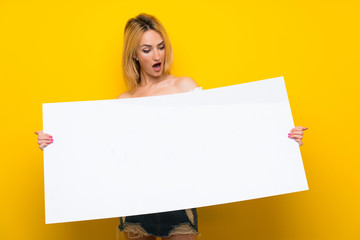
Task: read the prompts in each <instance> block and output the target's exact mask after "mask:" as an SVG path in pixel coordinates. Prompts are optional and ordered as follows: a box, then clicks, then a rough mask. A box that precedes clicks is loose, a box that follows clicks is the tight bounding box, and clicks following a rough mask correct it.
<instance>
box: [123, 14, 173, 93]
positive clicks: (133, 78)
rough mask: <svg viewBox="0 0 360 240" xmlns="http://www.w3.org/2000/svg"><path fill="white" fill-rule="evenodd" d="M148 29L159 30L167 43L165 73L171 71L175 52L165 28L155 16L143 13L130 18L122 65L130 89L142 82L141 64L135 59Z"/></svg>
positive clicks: (125, 33) (126, 31)
mask: <svg viewBox="0 0 360 240" xmlns="http://www.w3.org/2000/svg"><path fill="white" fill-rule="evenodd" d="M148 30H154V31H156V32H158V33H159V34H160V35H161V37H162V38H163V40H164V44H165V63H164V68H163V74H169V73H170V67H171V63H172V58H173V52H172V48H171V44H170V40H169V37H168V35H167V33H166V31H165V28H164V27H163V25H162V24H161V23H160V22H159V20H157V19H156V18H155V17H154V16H151V15H148V14H145V13H141V14H139V15H138V16H136V17H135V18H130V19H129V20H128V21H127V23H126V25H125V31H124V49H123V61H122V67H123V74H124V78H125V82H126V84H127V86H128V88H129V91H133V90H135V89H136V87H138V86H139V84H140V82H141V79H140V65H139V62H138V61H136V60H135V56H136V50H137V48H138V46H139V44H140V41H141V38H142V35H143V34H144V33H145V32H146V31H148Z"/></svg>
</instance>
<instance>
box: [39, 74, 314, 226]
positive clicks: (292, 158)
mask: <svg viewBox="0 0 360 240" xmlns="http://www.w3.org/2000/svg"><path fill="white" fill-rule="evenodd" d="M43 123H44V126H43V127H44V132H46V133H50V134H51V135H53V137H54V143H53V144H51V145H49V146H48V147H46V148H45V150H44V170H45V215H46V223H59V222H69V221H80V220H90V219H100V218H111V217H119V216H130V215H138V214H147V213H155V212H164V211H171V210H178V209H187V208H195V207H203V206H210V205H216V204H223V203H230V202H236V201H242V200H248V199H254V198H260V197H267V196H273V195H278V194H285V193H290V192H297V191H303V190H307V189H308V186H307V181H306V176H305V172H304V168H303V164H302V159H301V154H300V151H299V147H298V144H297V143H296V142H295V141H293V140H291V139H289V138H288V137H287V134H288V132H289V130H290V129H291V128H293V127H294V124H293V120H292V116H291V110H290V106H289V102H288V98H287V94H286V89H285V84H284V80H283V78H274V79H269V80H262V81H257V82H253V83H247V84H240V85H234V86H229V87H224V88H217V89H211V90H204V91H200V92H190V93H184V94H175V95H166V96H157V97H146V98H134V99H117V100H101V101H84V102H67V103H46V104H43Z"/></svg>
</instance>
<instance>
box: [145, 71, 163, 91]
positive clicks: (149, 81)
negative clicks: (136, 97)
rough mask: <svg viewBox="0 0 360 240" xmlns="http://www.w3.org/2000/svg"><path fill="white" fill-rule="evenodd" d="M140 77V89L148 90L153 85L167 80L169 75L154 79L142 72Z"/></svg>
mask: <svg viewBox="0 0 360 240" xmlns="http://www.w3.org/2000/svg"><path fill="white" fill-rule="evenodd" d="M140 77H141V82H140V85H139V87H146V88H147V87H151V86H152V85H154V84H157V83H159V82H161V81H163V80H165V79H166V77H167V75H165V74H161V75H160V76H159V77H152V76H149V75H147V74H145V73H144V72H140Z"/></svg>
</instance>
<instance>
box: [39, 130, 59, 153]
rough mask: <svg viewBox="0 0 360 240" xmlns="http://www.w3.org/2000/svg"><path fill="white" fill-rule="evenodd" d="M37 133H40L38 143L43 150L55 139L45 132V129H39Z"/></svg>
mask: <svg viewBox="0 0 360 240" xmlns="http://www.w3.org/2000/svg"><path fill="white" fill-rule="evenodd" d="M35 134H36V135H38V144H39V148H40V149H41V150H44V147H46V146H47V145H49V144H50V143H53V141H54V140H53V139H52V136H51V135H49V134H47V133H44V132H43V130H40V131H37V132H35Z"/></svg>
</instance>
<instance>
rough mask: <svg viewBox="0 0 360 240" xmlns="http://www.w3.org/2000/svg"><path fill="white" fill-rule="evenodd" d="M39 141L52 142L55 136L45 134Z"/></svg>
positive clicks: (40, 136)
mask: <svg viewBox="0 0 360 240" xmlns="http://www.w3.org/2000/svg"><path fill="white" fill-rule="evenodd" d="M38 139H39V140H51V139H53V136H51V135H49V134H43V135H39V137H38Z"/></svg>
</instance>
